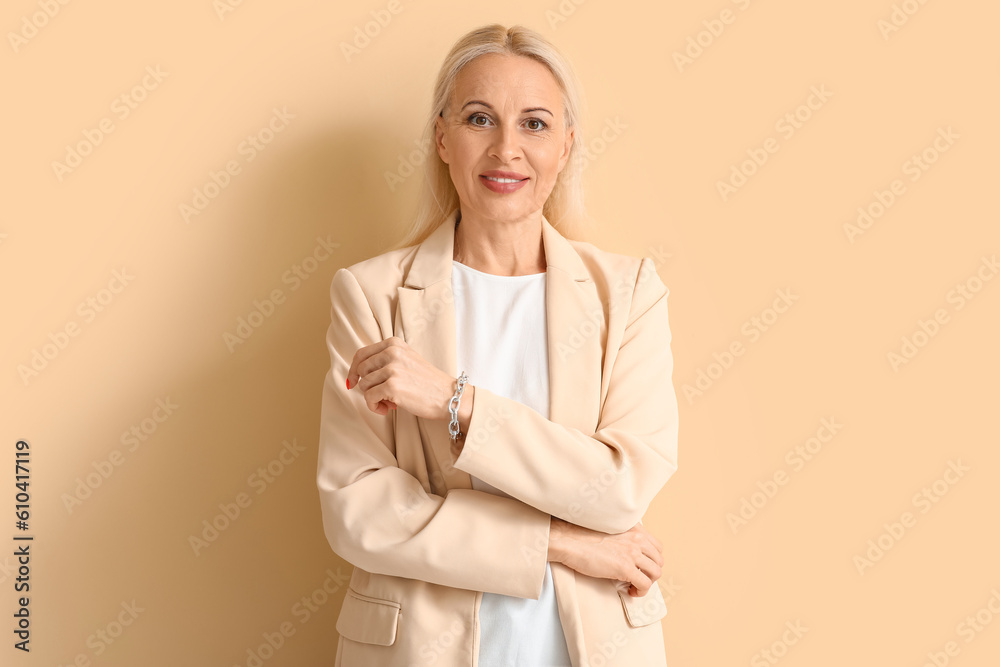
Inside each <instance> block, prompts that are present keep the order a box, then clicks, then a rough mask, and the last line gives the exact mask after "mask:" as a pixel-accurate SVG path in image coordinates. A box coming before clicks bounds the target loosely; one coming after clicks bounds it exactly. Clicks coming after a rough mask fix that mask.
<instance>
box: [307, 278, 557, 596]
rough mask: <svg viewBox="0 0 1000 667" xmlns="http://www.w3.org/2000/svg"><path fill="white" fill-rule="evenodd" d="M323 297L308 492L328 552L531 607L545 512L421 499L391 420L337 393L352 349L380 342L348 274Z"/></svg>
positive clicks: (484, 501) (477, 498)
mask: <svg viewBox="0 0 1000 667" xmlns="http://www.w3.org/2000/svg"><path fill="white" fill-rule="evenodd" d="M330 295H331V302H332V308H331V324H330V328H329V330H328V332H327V347H328V349H329V352H330V360H331V368H330V371H329V372H328V373H327V375H326V380H325V384H324V387H323V405H322V413H321V425H320V444H319V461H318V471H317V486H318V489H319V496H320V504H321V509H322V515H323V528H324V532H325V533H326V537H327V540H328V541H329V543H330V546H331V548H332V549H333V551H334V552H335V553H337V554H338V555H339V556H340V557H341V558H343V559H344V560H346V561H347V562H349V563H351V564H352V565H355V566H357V567H360V568H361V569H363V570H366V571H368V572H372V573H378V574H387V575H392V576H399V577H408V578H411V579H419V580H422V581H428V582H431V583H435V584H441V585H445V586H452V587H455V588H465V589H469V590H476V591H485V592H491V593H502V594H504V595H511V596H515V597H523V598H533V599H538V597H539V595H540V594H541V589H542V583H543V580H544V576H545V566H546V563H547V547H548V538H549V527H550V521H551V517H550V516H549V514H548V513H547V512H543V511H541V510H539V509H536V508H534V507H531V506H529V505H527V504H525V503H523V502H521V501H520V500H516V499H512V498H506V497H502V496H499V495H494V494H490V493H485V492H481V491H476V490H473V489H456V490H453V491H450V492H449V493H448V495H447V496H439V495H436V494H431V493H427V492H426V491H425V490H424V488H423V486H421V484H420V482H419V481H418V480H417V479H416V478H415V477H413V476H412V475H411V474H409V473H408V472H406V471H405V470H402V469H401V468H399V467H398V464H397V461H396V457H395V440H394V433H393V422H392V419H390V418H388V417H384V416H381V415H377V414H375V413H373V412H371V411H370V410H368V407H367V406H366V405H365V402H364V397H363V395H362V394H361V393H360V392H356V391H355V392H351V391H349V390H348V389H347V387H346V385H345V378H346V376H347V371H348V369H349V367H350V364H351V361H352V359H353V357H354V353H355V351H356V350H357V349H358V348H360V347H364V346H365V345H370V344H372V343H375V342H378V341H380V340H382V336H381V332H380V331H379V326H378V322H377V321H376V320H375V318H374V316H373V315H372V313H371V308H370V306H369V304H368V301H367V299H366V297H365V295H364V293H363V291H362V290H361V287H360V285H358V282H357V280H356V279H355V278H354V276H353V275H352V274H351V273H350V272H349V271H348V270H347V269H339V270H338V271H337V272H336V274H335V275H334V277H333V282H332V284H331V288H330Z"/></svg>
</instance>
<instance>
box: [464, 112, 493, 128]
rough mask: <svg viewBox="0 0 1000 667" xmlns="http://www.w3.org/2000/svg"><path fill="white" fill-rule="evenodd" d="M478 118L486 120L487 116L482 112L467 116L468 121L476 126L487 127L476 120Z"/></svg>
mask: <svg viewBox="0 0 1000 667" xmlns="http://www.w3.org/2000/svg"><path fill="white" fill-rule="evenodd" d="M480 118H481V119H483V120H486V121H488V120H489V117H487V116H486V115H485V114H483V113H474V114H472V115H471V116H469V118H468V121H469V122H470V123H472V124H473V125H475V126H476V127H487V126H486V125H485V124H483V123H479V122H477V121H478V120H479V119H480Z"/></svg>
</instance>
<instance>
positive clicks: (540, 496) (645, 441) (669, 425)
mask: <svg viewBox="0 0 1000 667" xmlns="http://www.w3.org/2000/svg"><path fill="white" fill-rule="evenodd" d="M668 294H669V290H668V289H667V288H666V286H665V285H664V284H663V281H662V280H661V279H660V277H659V275H657V273H656V269H655V267H654V266H653V262H652V260H651V259H650V258H648V257H644V258H643V259H642V262H641V264H640V269H639V272H638V274H637V278H636V284H635V286H634V288H633V291H632V300H631V305H630V306H629V314H628V317H627V320H626V325H625V331H624V334H623V336H622V339H621V345H620V347H619V349H618V350H617V354H616V356H615V359H614V363H613V366H612V368H611V371H610V374H611V377H610V380H609V383H608V388H607V394H606V397H605V402H604V407H603V408H602V410H601V414H600V418H599V422H598V426H597V430H596V431H595V432H594V433H585V432H583V431H581V430H579V429H577V428H572V427H568V426H564V425H562V424H559V423H556V422H553V421H550V420H548V419H546V418H545V417H543V416H542V415H541V414H539V413H538V412H536V411H535V410H533V409H532V408H530V407H528V406H526V405H524V404H522V403H519V402H518V401H514V400H511V399H509V398H507V397H504V396H500V395H498V394H496V393H494V392H491V391H489V390H487V389H485V388H483V387H476V388H475V398H474V401H473V409H472V417H471V420H470V422H469V428H468V431H467V433H466V436H465V444H464V446H463V449H462V452H461V455H460V456H459V457H458V458H457V459H456V461H455V467H456V468H458V469H459V470H463V471H465V472H467V473H469V474H471V475H475V476H476V477H479V478H480V479H482V480H485V481H486V482H487V483H489V484H491V485H493V486H495V487H497V488H498V489H501V490H503V491H505V492H506V493H508V494H510V495H512V496H514V497H515V498H518V499H519V500H523V501H524V502H525V503H527V504H529V505H531V506H532V507H535V508H537V509H540V510H542V511H543V512H546V513H548V514H551V515H553V516H556V517H559V518H561V519H564V520H566V521H569V522H570V523H574V524H577V525H579V526H583V527H584V528H590V529H591V530H596V531H601V532H604V533H621V532H624V531H626V530H628V529H630V528H632V527H633V526H634V525H635V524H637V523H639V522H640V520H641V519H642V516H643V514H645V512H646V510H647V508H648V507H649V504H650V502H652V500H653V498H654V497H655V496H656V494H657V493H658V492H659V491H660V489H661V488H662V487H663V485H664V484H665V483H666V481H667V480H668V479H669V478H670V476H671V475H672V474H673V473H674V472H675V471H676V470H677V421H678V409H677V396H676V394H675V392H674V387H673V382H672V374H673V357H672V355H671V352H670V341H671V334H670V328H669V324H668V319H667V295H668ZM608 353H610V351H606V353H605V354H608Z"/></svg>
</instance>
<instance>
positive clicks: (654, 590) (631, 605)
mask: <svg viewBox="0 0 1000 667" xmlns="http://www.w3.org/2000/svg"><path fill="white" fill-rule="evenodd" d="M618 597H619V598H621V601H622V607H623V608H624V610H625V618H626V619H628V624H629V625H631V626H632V627H633V628H639V627H642V626H644V625H649V624H650V623H655V622H656V621H658V620H660V619H661V618H663V617H664V616H666V615H667V603H666V601H665V600H664V599H663V592H662V591H661V590H660V585H659V584H657V583H656V582H655V581H654V582H653V586H652V587H651V588H650V589H649V592H647V593H646V594H645V595H643V596H642V597H632V596H631V595H629V594H628V585H627V584H625V585H619V586H618Z"/></svg>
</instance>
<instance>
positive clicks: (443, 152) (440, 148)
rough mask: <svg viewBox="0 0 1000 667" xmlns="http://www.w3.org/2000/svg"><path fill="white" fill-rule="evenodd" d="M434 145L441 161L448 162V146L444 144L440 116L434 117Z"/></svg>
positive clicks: (442, 122)
mask: <svg viewBox="0 0 1000 667" xmlns="http://www.w3.org/2000/svg"><path fill="white" fill-rule="evenodd" d="M434 146H435V148H437V153H438V156H439V157H440V158H441V161H442V162H444V163H445V164H448V147H447V146H445V145H444V118H442V117H441V116H438V117H437V118H435V119H434Z"/></svg>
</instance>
